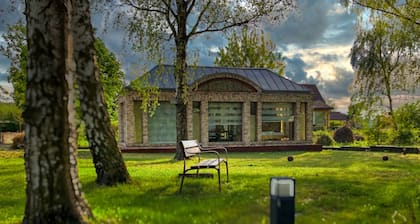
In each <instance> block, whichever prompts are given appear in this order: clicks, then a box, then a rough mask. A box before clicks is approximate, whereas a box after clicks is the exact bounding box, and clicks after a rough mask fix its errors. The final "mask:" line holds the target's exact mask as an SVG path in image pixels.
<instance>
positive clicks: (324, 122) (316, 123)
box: [302, 84, 334, 130]
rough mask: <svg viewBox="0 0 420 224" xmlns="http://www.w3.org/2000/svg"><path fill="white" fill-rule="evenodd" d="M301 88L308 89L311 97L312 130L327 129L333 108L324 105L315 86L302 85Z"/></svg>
mask: <svg viewBox="0 0 420 224" xmlns="http://www.w3.org/2000/svg"><path fill="white" fill-rule="evenodd" d="M302 86H304V87H306V88H307V89H309V90H310V91H311V93H312V96H313V108H312V109H313V120H312V121H313V129H314V130H325V129H328V128H329V124H330V111H331V110H332V109H334V108H333V107H331V106H329V105H328V104H327V103H325V100H324V98H323V97H322V95H321V93H320V92H319V90H318V87H317V86H316V85H315V84H302Z"/></svg>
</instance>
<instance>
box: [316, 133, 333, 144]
mask: <svg viewBox="0 0 420 224" xmlns="http://www.w3.org/2000/svg"><path fill="white" fill-rule="evenodd" d="M333 143H334V141H333V139H332V138H331V136H330V135H328V134H321V135H320V136H319V137H318V139H317V140H316V144H320V145H326V146H329V145H333Z"/></svg>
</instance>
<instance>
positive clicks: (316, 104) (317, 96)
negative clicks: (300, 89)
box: [301, 84, 334, 110]
mask: <svg viewBox="0 0 420 224" xmlns="http://www.w3.org/2000/svg"><path fill="white" fill-rule="evenodd" d="M301 85H302V86H304V87H306V88H307V89H309V90H310V91H311V93H312V96H313V108H314V109H319V110H332V109H334V108H333V107H331V106H329V105H328V104H327V103H326V102H325V100H324V98H323V97H322V95H321V93H320V92H319V90H318V87H317V86H316V85H315V84H301Z"/></svg>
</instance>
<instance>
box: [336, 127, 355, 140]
mask: <svg viewBox="0 0 420 224" xmlns="http://www.w3.org/2000/svg"><path fill="white" fill-rule="evenodd" d="M353 139H354V138H353V131H352V130H351V128H349V127H347V126H344V127H341V128H339V129H337V130H336V131H335V132H334V140H335V141H336V142H338V143H352V142H353Z"/></svg>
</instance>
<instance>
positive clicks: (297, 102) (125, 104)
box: [120, 90, 312, 147]
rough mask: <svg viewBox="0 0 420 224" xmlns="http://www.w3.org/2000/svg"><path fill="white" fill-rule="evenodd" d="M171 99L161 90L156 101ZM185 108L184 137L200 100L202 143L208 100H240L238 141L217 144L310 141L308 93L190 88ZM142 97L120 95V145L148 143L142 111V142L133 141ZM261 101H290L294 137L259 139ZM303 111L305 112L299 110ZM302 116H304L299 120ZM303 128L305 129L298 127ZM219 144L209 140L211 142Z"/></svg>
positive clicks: (190, 131)
mask: <svg viewBox="0 0 420 224" xmlns="http://www.w3.org/2000/svg"><path fill="white" fill-rule="evenodd" d="M174 99H175V92H168V91H162V92H161V94H160V96H159V100H160V101H169V102H173V101H174ZM188 99H189V100H188V109H187V120H188V130H187V131H188V138H192V136H193V126H192V125H193V124H192V123H193V122H192V117H193V108H192V105H193V101H199V102H201V108H200V116H201V139H199V141H200V142H201V143H202V144H203V145H208V144H209V141H208V103H209V102H241V103H242V105H243V106H242V108H243V109H242V110H243V115H242V142H231V143H226V142H223V143H220V144H224V145H226V144H232V145H245V146H246V145H273V144H300V143H311V142H312V95H311V94H310V93H284V92H283V93H281V92H277V93H263V92H261V91H259V90H255V91H254V92H245V91H244V92H214V91H212V92H208V91H198V90H196V91H191V94H190V95H189V98H188ZM141 100H142V99H140V98H139V96H138V95H137V94H136V93H134V92H131V93H128V94H126V95H124V96H122V97H121V98H120V106H121V107H122V108H120V113H121V114H120V118H123V120H122V121H120V133H122V135H123V136H120V139H121V141H120V144H121V145H122V146H145V147H146V146H151V145H150V144H148V139H147V136H148V133H147V113H142V116H143V141H142V144H138V143H137V144H136V139H135V131H136V130H135V125H134V124H135V121H134V120H135V119H134V109H133V102H134V101H141ZM252 102H256V103H257V121H256V123H257V130H256V132H257V141H256V142H250V141H249V134H250V132H249V127H250V120H249V118H250V116H249V114H250V105H251V103H252ZM264 102H290V103H294V104H293V105H294V117H295V127H294V130H295V133H294V136H295V139H294V140H293V141H285V142H283V141H282V142H278V141H276V142H266V141H261V134H262V128H261V126H262V121H261V114H262V104H263V103H264ZM302 105H304V107H305V109H304V110H301V106H302ZM302 111H305V112H306V113H303V112H302ZM301 116H304V117H305V119H299V118H300V117H301ZM300 120H305V122H306V124H305V125H301V124H299V121H300ZM302 127H305V129H306V130H302ZM302 131H304V132H305V135H304V136H305V139H302V137H301V136H302V134H301V132H302ZM217 144H219V143H214V144H213V142H212V145H217Z"/></svg>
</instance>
